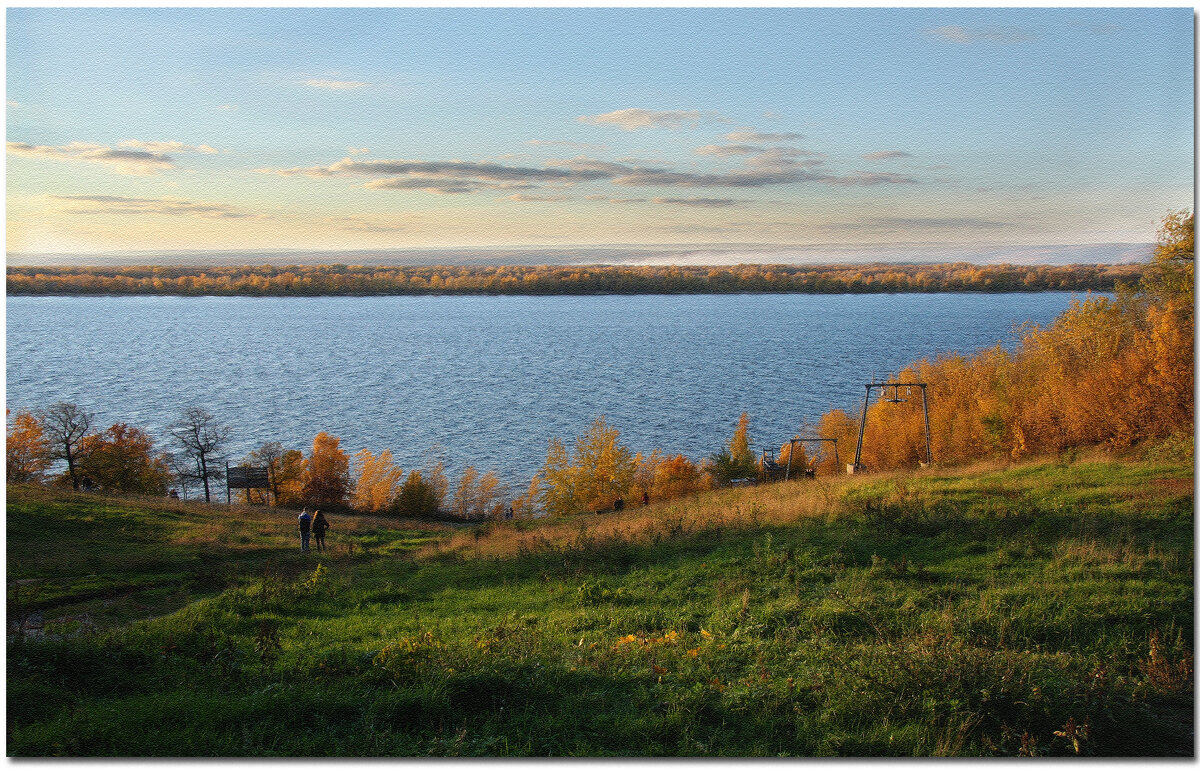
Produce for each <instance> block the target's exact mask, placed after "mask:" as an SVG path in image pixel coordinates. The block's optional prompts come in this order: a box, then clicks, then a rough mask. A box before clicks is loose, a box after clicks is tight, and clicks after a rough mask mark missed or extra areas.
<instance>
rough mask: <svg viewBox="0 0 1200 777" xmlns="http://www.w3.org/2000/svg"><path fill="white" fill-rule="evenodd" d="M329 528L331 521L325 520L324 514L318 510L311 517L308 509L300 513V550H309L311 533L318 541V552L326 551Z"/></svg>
mask: <svg viewBox="0 0 1200 777" xmlns="http://www.w3.org/2000/svg"><path fill="white" fill-rule="evenodd" d="M328 528H329V521H327V520H326V519H325V514H324V513H322V512H321V511H320V510H317V511H316V512H315V513H313V514H312V515H309V514H308V508H307V507H306V508H304V509H303V510H302V511H301V512H300V550H301V551H306V550H308V535H309V533H310V532H311V533H312V536H313V537H314V538H315V539H316V540H317V550H325V530H326V529H328Z"/></svg>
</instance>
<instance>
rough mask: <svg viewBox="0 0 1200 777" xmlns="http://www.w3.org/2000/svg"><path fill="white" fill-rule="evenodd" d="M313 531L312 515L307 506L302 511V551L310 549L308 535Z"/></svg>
mask: <svg viewBox="0 0 1200 777" xmlns="http://www.w3.org/2000/svg"><path fill="white" fill-rule="evenodd" d="M311 533H312V516H311V515H309V514H308V508H307V507H305V508H304V509H303V510H301V511H300V550H301V552H304V551H307V550H308V536H309V534H311Z"/></svg>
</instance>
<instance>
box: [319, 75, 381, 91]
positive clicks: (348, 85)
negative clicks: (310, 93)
mask: <svg viewBox="0 0 1200 777" xmlns="http://www.w3.org/2000/svg"><path fill="white" fill-rule="evenodd" d="M304 85H305V86H311V87H313V88H314V89H329V90H332V91H335V92H337V91H345V90H347V89H362V88H363V87H364V86H368V84H367V83H366V82H365V81H330V80H327V79H323V78H310V79H309V80H307V81H305V82H304Z"/></svg>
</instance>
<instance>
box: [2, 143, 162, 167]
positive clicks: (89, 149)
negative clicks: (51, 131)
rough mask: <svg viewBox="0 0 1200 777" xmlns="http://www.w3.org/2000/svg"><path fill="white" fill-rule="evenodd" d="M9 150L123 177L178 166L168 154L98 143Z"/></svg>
mask: <svg viewBox="0 0 1200 777" xmlns="http://www.w3.org/2000/svg"><path fill="white" fill-rule="evenodd" d="M6 148H7V151H8V153H9V154H12V155H13V156H22V157H28V158H31V159H53V160H61V161H66V162H85V163H92V164H101V165H107V166H109V167H111V168H112V169H113V170H115V171H116V172H118V173H121V174H122V175H154V174H155V173H159V172H162V171H163V170H170V169H172V168H174V167H175V161H174V160H173V159H171V157H169V156H167V155H166V154H162V153H157V152H153V151H141V150H135V149H125V148H111V147H109V146H101V145H97V144H95V143H68V144H67V145H65V146H34V145H31V144H29V143H17V142H13V141H9V142H8V143H7V146H6Z"/></svg>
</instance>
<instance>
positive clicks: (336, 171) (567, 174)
mask: <svg viewBox="0 0 1200 777" xmlns="http://www.w3.org/2000/svg"><path fill="white" fill-rule="evenodd" d="M697 153H699V154H701V155H708V156H714V157H738V158H740V160H741V165H740V167H738V168H736V169H733V170H723V171H712V172H693V171H681V170H677V169H672V168H671V167H670V166H667V165H665V164H640V163H621V162H609V161H606V160H603V159H595V158H592V157H587V156H582V155H580V156H576V157H572V158H570V159H552V160H550V161H548V162H547V163H546V166H531V165H510V164H500V163H497V162H468V161H462V160H451V161H433V160H419V159H356V158H351V157H346V158H345V159H342V160H341V161H339V162H334V163H333V164H330V165H318V166H313V167H293V168H286V169H271V168H265V169H260V170H258V172H260V173H268V174H273V175H281V176H288V177H290V176H303V177H309V178H330V177H362V178H368V179H370V180H368V181H367V182H366V183H364V184H363V186H364V187H365V188H367V189H377V190H394V191H425V192H429V193H433V194H471V193H474V192H480V191H486V190H495V189H537V188H541V187H554V188H561V187H569V186H576V185H579V184H587V183H603V182H607V183H611V184H612V185H614V186H629V187H661V188H685V189H686V188H731V189H747V188H758V187H764V186H778V185H785V184H797V183H822V184H827V185H834V186H876V185H881V184H913V183H917V180H916V179H914V178H912V177H911V176H908V175H903V174H900V173H888V172H868V171H861V170H860V171H855V172H854V173H852V174H850V175H846V176H842V175H835V174H833V173H830V172H828V171H827V170H826V169H825V159H824V156H823V155H822V154H819V153H817V152H814V151H806V150H804V149H799V148H795V147H792V146H774V147H763V146H748V145H740V144H739V145H734V146H704V147H701V148H700V149H697ZM630 161H631V162H633V160H630ZM511 199H514V200H516V201H524V202H534V201H548V200H547V199H546V198H542V199H538V198H536V196H532V195H531V196H526V197H514V198H511ZM610 201H611V198H610Z"/></svg>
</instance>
